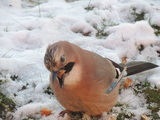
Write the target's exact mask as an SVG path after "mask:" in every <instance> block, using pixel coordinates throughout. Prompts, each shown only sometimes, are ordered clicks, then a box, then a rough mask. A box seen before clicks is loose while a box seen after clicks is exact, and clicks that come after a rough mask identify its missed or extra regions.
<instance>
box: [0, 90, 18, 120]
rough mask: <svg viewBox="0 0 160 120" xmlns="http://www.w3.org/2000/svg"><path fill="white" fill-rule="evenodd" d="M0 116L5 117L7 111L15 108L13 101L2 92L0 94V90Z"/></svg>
mask: <svg viewBox="0 0 160 120" xmlns="http://www.w3.org/2000/svg"><path fill="white" fill-rule="evenodd" d="M0 101H1V102H0V118H4V119H5V117H6V114H7V113H8V112H13V111H14V109H15V106H16V105H15V103H14V102H13V101H12V100H11V99H9V98H7V97H6V96H5V95H4V94H2V93H1V92H0Z"/></svg>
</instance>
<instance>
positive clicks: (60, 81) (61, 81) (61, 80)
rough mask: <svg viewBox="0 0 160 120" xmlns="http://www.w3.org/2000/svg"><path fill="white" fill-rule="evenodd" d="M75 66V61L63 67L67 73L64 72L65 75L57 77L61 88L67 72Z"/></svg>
mask: <svg viewBox="0 0 160 120" xmlns="http://www.w3.org/2000/svg"><path fill="white" fill-rule="evenodd" d="M73 66H74V62H70V63H68V64H67V65H66V66H64V67H63V68H62V70H63V69H64V70H65V73H64V74H63V76H62V77H61V78H59V77H57V78H58V80H59V84H60V87H61V88H62V87H63V85H64V79H65V74H67V73H69V72H70V71H71V70H72V68H73Z"/></svg>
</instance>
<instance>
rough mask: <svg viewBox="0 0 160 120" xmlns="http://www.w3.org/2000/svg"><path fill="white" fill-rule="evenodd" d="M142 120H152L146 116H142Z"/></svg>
mask: <svg viewBox="0 0 160 120" xmlns="http://www.w3.org/2000/svg"><path fill="white" fill-rule="evenodd" d="M141 120H150V119H149V118H148V117H147V116H146V115H141Z"/></svg>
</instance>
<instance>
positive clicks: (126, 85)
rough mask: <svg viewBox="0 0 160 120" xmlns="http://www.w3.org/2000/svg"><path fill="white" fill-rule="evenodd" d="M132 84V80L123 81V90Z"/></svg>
mask: <svg viewBox="0 0 160 120" xmlns="http://www.w3.org/2000/svg"><path fill="white" fill-rule="evenodd" d="M132 82H133V80H132V79H130V78H126V79H125V81H124V83H123V86H124V87H125V88H129V87H130V86H131V84H132Z"/></svg>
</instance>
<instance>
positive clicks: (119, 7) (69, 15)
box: [0, 0, 160, 120]
mask: <svg viewBox="0 0 160 120" xmlns="http://www.w3.org/2000/svg"><path fill="white" fill-rule="evenodd" d="M34 1H35V2H33V3H30V2H29V1H28V0H23V1H21V0H0V15H1V17H0V57H1V58H0V73H1V74H0V78H1V80H3V81H5V80H7V81H6V82H5V83H4V84H3V85H0V89H1V90H2V92H3V93H4V94H5V95H7V96H8V97H10V98H12V99H13V100H14V102H15V103H16V106H17V110H16V111H15V112H14V113H13V115H14V119H15V120H18V119H22V118H25V117H30V116H36V117H37V118H40V119H42V120H50V119H52V120H56V119H58V113H59V112H60V111H61V110H62V109H63V107H62V106H61V105H60V104H59V103H58V102H57V100H56V98H55V97H54V96H53V95H48V94H46V93H44V90H45V89H47V87H48V86H49V72H48V71H47V69H46V68H45V66H44V63H43V57H44V54H45V51H46V48H47V46H48V45H49V44H52V43H54V42H57V41H60V40H67V41H69V42H72V43H74V44H76V45H78V46H80V47H82V48H83V49H87V50H89V51H92V52H95V53H97V54H100V55H101V56H103V57H107V58H109V59H111V60H113V61H115V62H118V63H120V62H121V59H122V57H127V60H128V61H133V60H134V61H139V60H140V61H149V62H153V63H155V64H158V65H160V58H159V57H158V53H157V51H160V36H156V35H155V34H154V29H153V28H152V27H151V25H157V26H160V22H159V21H160V11H159V6H158V4H160V2H159V1H158V0H157V1H154V0H141V1H139V0H112V1H110V0H78V1H74V0H73V2H72V1H71V2H66V1H65V0H37V1H36V0H34ZM36 2H40V4H39V5H38V4H36ZM87 7H93V10H86V8H87ZM133 8H136V9H135V11H134V10H133ZM134 12H136V13H137V14H138V13H141V12H144V13H145V15H144V18H145V20H141V21H137V22H135V21H134V19H135V16H134V15H133V14H132V13H134ZM98 29H103V32H104V33H106V34H107V35H108V36H106V37H102V38H99V37H96V35H97V30H98ZM85 33H86V34H87V33H89V34H88V35H84V34H85ZM141 45H143V47H144V50H142V51H140V50H139V49H140V47H141ZM151 71H152V72H149V73H150V74H149V75H148V72H145V73H144V74H140V75H138V76H134V78H135V79H136V78H138V77H139V76H141V77H139V80H140V81H143V78H147V80H148V81H149V82H150V83H151V84H153V86H157V87H158V88H159V89H160V68H156V69H155V70H151ZM12 75H16V76H18V78H17V79H16V80H12V79H11V78H10V77H11V76H12ZM24 86H25V88H24ZM22 88H23V89H22ZM15 94H16V95H15ZM123 96H125V98H123V99H121V97H123ZM131 98H132V100H131ZM130 100H131V101H130ZM120 101H121V102H122V103H128V102H129V103H128V104H129V106H130V109H129V111H131V112H132V113H134V114H135V115H136V118H137V119H139V115H140V114H143V113H145V112H148V109H147V108H146V107H142V106H143V102H144V98H143V97H142V96H140V97H138V96H135V95H134V94H133V90H131V89H128V90H123V91H122V93H121V95H120ZM42 107H45V108H48V109H50V110H53V114H52V115H51V116H43V117H41V116H40V110H41V108H42ZM158 114H160V112H159V113H158ZM0 119H1V118H0ZM66 119H67V118H66Z"/></svg>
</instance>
